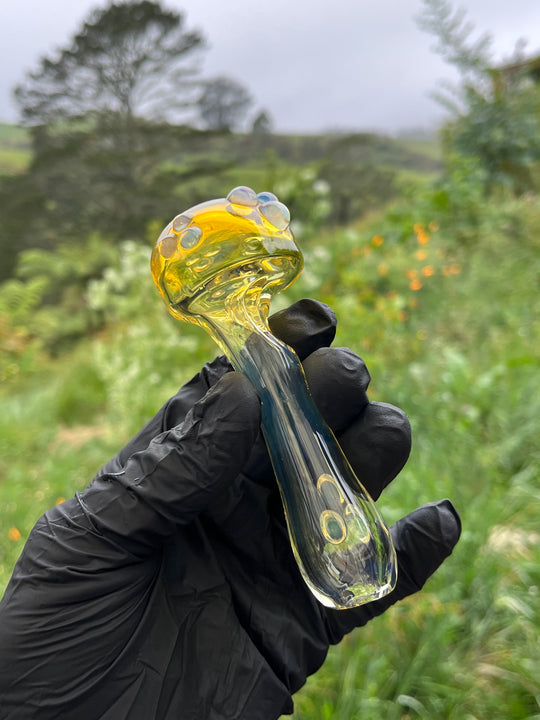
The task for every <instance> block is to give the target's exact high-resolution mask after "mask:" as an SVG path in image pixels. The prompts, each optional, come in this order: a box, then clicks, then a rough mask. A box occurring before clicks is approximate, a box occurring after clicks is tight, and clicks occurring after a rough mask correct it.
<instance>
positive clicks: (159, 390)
mask: <svg viewBox="0 0 540 720" xmlns="http://www.w3.org/2000/svg"><path fill="white" fill-rule="evenodd" d="M467 182H468V181H467ZM539 238H540V199H539V198H538V197H527V198H524V199H520V200H514V199H508V198H498V199H497V200H496V201H495V200H494V201H491V202H488V201H486V200H485V198H483V197H482V196H481V195H480V194H479V193H478V192H477V189H476V188H475V187H473V186H471V185H470V184H467V183H466V184H465V185H464V186H457V185H453V186H452V187H446V189H444V188H443V189H441V188H440V187H439V188H438V189H437V190H436V192H431V191H430V192H429V193H428V192H426V193H424V192H422V193H420V192H417V193H416V194H415V195H414V196H413V197H410V198H408V199H406V200H405V201H400V202H399V203H397V204H395V205H394V206H392V207H391V208H389V209H388V211H387V212H386V213H385V214H382V215H379V216H377V217H371V218H370V219H369V221H368V220H364V221H363V223H361V224H357V225H354V226H350V227H347V228H342V229H339V230H335V231H329V230H327V231H325V232H323V233H318V234H311V235H309V234H306V235H305V236H304V237H303V238H302V246H303V249H304V251H305V256H306V269H305V271H304V273H303V275H302V277H301V279H300V280H299V281H298V283H297V284H295V285H294V286H293V287H292V288H291V289H290V290H289V291H288V292H287V295H286V297H281V296H280V297H279V298H278V299H277V303H276V305H275V307H276V308H278V307H280V306H282V305H284V304H285V303H288V302H291V301H293V300H295V299H296V298H298V297H302V296H312V297H318V298H320V299H322V300H324V301H326V302H328V303H329V304H331V305H332V307H333V308H334V309H335V311H336V313H337V316H338V320H339V328H338V338H337V340H336V342H337V344H341V345H348V346H350V347H351V348H353V349H354V350H355V351H357V352H358V353H359V354H361V355H363V356H364V357H365V359H366V362H367V364H368V367H369V368H370V371H371V374H372V377H373V382H372V387H371V398H372V399H377V400H384V401H388V402H391V403H394V404H397V405H399V406H401V407H402V408H403V409H404V410H405V411H406V412H407V413H408V415H409V417H410V420H411V425H412V428H413V452H412V455H411V458H410V461H409V463H408V465H407V466H406V468H405V470H404V471H403V472H402V474H401V475H400V477H399V478H398V479H397V480H396V482H395V483H394V486H393V487H391V488H389V489H388V491H387V492H386V493H385V495H384V497H383V498H382V499H381V502H380V506H381V509H382V511H383V514H384V515H385V517H386V519H387V520H388V521H389V522H393V521H395V520H396V519H397V518H398V517H400V516H401V515H403V514H404V513H407V512H409V511H411V510H412V509H413V508H414V507H416V506H417V505H420V504H422V503H424V502H429V501H431V500H434V499H438V498H442V497H449V498H451V499H452V500H453V501H454V503H455V504H456V506H457V508H458V510H459V511H460V513H461V515H462V520H463V535H462V539H461V541H460V543H459V545H458V548H457V549H456V551H455V553H454V555H453V556H452V557H451V558H450V559H449V560H448V561H447V563H445V566H444V567H443V568H442V569H441V570H440V572H438V573H437V575H436V576H435V577H434V578H433V579H432V580H430V581H429V582H428V584H427V586H426V588H425V589H424V591H423V592H422V593H420V594H418V595H416V596H415V597H413V598H411V599H409V600H407V601H405V602H403V603H401V604H400V605H399V606H398V607H396V608H394V609H393V610H392V611H390V612H389V613H388V614H387V615H386V616H383V617H381V618H378V619H376V620H375V621H373V622H372V623H371V624H370V625H369V626H368V627H366V628H364V629H362V630H359V631H356V632H354V633H353V634H352V635H351V636H349V637H348V638H347V639H346V640H345V641H344V642H343V643H342V644H341V645H340V646H339V647H336V648H333V649H332V650H331V652H330V654H329V657H328V659H327V662H326V663H325V665H324V667H323V668H322V670H321V671H320V672H319V673H317V674H316V675H315V676H314V677H313V678H311V679H310V680H309V681H308V683H307V685H306V687H305V688H304V689H303V690H302V691H301V692H300V693H298V695H297V697H296V712H295V715H294V718H295V720H330V719H332V720H381V718H384V720H405V719H407V720H409V719H410V720H412V718H417V717H418V718H429V720H464V719H465V718H466V719H467V720H525V719H529V720H533V719H534V718H539V717H540V704H539V703H540V680H539V678H540V646H539V644H538V635H539V631H540V602H539V587H540V542H539V540H540V534H539V529H538V527H539V524H538V521H539V518H540V483H539V476H540V452H539V449H538V437H539V434H540V433H539V430H540V427H539V424H540V423H539V418H540V396H539V395H538V389H537V386H538V371H539V364H540V359H539V354H538V348H539V347H540V325H539V323H538V317H539V312H540V292H539V290H540V288H539V278H540V241H539ZM120 279H122V281H120ZM87 292H88V293H89V295H90V297H91V299H92V307H93V308H95V309H96V311H97V309H99V308H100V307H101V308H105V309H106V311H107V317H108V324H107V325H106V326H105V328H104V329H102V330H101V331H100V333H99V334H98V335H96V336H94V337H87V338H85V339H84V340H83V341H81V342H80V343H79V344H78V345H77V346H76V347H75V348H74V349H72V350H71V351H70V352H69V353H68V354H64V355H62V356H60V357H58V358H56V359H52V358H51V357H50V356H48V355H47V354H45V353H44V351H43V349H42V348H40V346H39V344H35V343H33V342H32V340H31V338H29V337H28V336H27V335H25V331H24V328H23V327H19V328H18V329H17V328H15V329H13V328H12V327H10V328H7V326H6V327H4V328H3V327H2V326H0V339H1V343H2V344H1V347H2V350H3V353H4V364H3V366H2V367H3V374H4V375H3V376H4V385H3V388H2V390H1V391H0V392H1V395H0V397H1V402H2V408H3V412H2V415H1V417H0V424H1V432H0V437H1V440H0V586H3V585H5V583H6V582H7V580H8V578H9V575H10V573H11V569H12V567H13V564H14V562H15V560H16V558H17V556H18V554H19V552H20V550H21V548H22V545H23V543H24V539H25V537H26V535H27V534H28V532H29V530H30V528H31V527H32V525H33V523H34V522H35V520H36V519H37V517H38V516H39V515H40V514H41V513H42V512H43V511H44V510H45V509H46V508H48V507H50V506H51V505H52V504H54V503H56V502H62V500H63V498H65V497H69V496H71V495H72V494H73V492H74V491H76V490H78V489H81V488H83V487H84V486H85V485H86V484H87V482H88V481H89V480H90V478H91V477H92V475H93V473H94V472H95V471H96V470H97V469H98V468H99V467H100V465H101V464H102V463H104V462H105V461H106V460H107V459H108V458H109V457H110V456H111V454H112V453H114V452H115V451H116V450H117V449H118V448H119V447H120V446H121V445H122V444H123V443H124V442H125V440H127V438H128V437H129V436H130V434H131V433H133V432H135V431H136V430H137V429H138V427H140V425H141V424H142V423H143V422H144V421H145V419H146V418H148V416H149V415H150V414H151V413H152V412H154V411H155V410H157V408H158V407H159V406H160V404H161V403H162V402H163V401H164V400H165V399H166V398H167V397H168V395H169V394H170V393H172V392H174V390H175V388H176V387H177V386H178V385H179V384H180V383H181V382H184V381H185V380H187V379H188V378H189V377H190V376H191V375H192V374H193V373H194V372H195V370H196V368H197V367H198V366H199V365H200V364H201V363H202V362H203V361H204V359H207V358H209V357H211V356H212V355H213V354H214V353H215V349H214V348H213V346H212V345H211V343H210V341H209V340H207V338H206V336H203V334H202V332H198V331H197V329H196V328H188V327H187V326H185V327H182V326H180V325H178V324H177V323H175V322H174V321H172V320H171V319H169V318H168V317H167V316H166V315H165V314H164V312H163V309H162V307H161V301H160V300H159V298H158V297H157V294H156V291H155V289H154V287H153V284H152V280H151V278H150V273H149V270H148V250H147V248H144V247H138V246H136V245H135V244H133V243H131V244H127V245H126V246H124V248H123V252H122V254H121V260H120V261H118V263H117V264H116V265H115V266H114V267H111V268H109V270H108V271H107V273H105V274H104V276H103V278H101V280H97V281H96V280H94V281H92V284H91V286H89V287H88V288H87Z"/></svg>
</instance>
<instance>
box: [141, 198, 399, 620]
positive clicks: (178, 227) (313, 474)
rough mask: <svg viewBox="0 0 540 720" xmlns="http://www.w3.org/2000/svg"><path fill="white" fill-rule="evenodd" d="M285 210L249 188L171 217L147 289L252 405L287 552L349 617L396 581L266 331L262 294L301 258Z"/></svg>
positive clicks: (293, 369)
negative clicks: (192, 331) (211, 353)
mask: <svg viewBox="0 0 540 720" xmlns="http://www.w3.org/2000/svg"><path fill="white" fill-rule="evenodd" d="M289 221H290V216H289V211H288V210H287V208H286V207H285V205H283V204H282V203H280V202H279V201H278V200H277V198H276V196H275V195H273V194H272V193H259V194H258V195H257V194H256V193H255V192H254V191H253V190H251V189H250V188H247V187H238V188H234V190H231V192H230V193H229V195H228V196H227V198H220V199H218V200H211V201H209V202H205V203H201V204H200V205H196V206H195V207H193V208H191V209H189V210H187V211H186V212H183V213H182V214H180V215H178V216H176V217H175V218H174V219H173V220H172V221H171V222H170V223H169V224H168V225H167V226H166V227H165V229H164V230H163V232H162V233H161V235H160V237H159V238H158V241H157V243H156V246H155V248H154V251H153V253H152V274H153V277H154V281H155V283H156V285H157V287H158V289H159V291H160V293H161V295H162V297H163V300H164V301H165V303H166V305H167V307H168V309H169V311H170V312H171V314H172V315H174V316H175V317H176V318H178V319H180V320H184V321H188V322H192V323H195V324H197V325H200V326H201V327H204V328H205V329H206V330H207V331H208V332H209V333H210V335H211V336H212V337H213V338H214V340H215V341H216V342H217V344H218V345H219V347H220V348H221V349H222V350H223V352H225V353H226V354H227V356H228V357H229V360H230V361H231V363H232V365H233V367H234V368H235V369H236V370H238V371H240V372H243V373H244V374H245V375H246V376H247V377H248V378H249V379H250V381H251V383H252V384H253V386H254V388H255V390H256V391H257V393H258V395H259V398H260V400H261V409H262V430H263V435H264V438H265V441H266V444H267V447H268V452H269V454H270V458H271V460H272V465H273V468H274V472H275V474H276V479H277V483H278V486H279V490H280V494H281V498H282V501H283V507H284V510H285V517H286V520H287V528H288V531H289V537H290V541H291V546H292V550H293V553H294V556H295V558H296V561H297V563H298V566H299V568H300V572H301V574H302V577H303V578H304V580H305V582H306V584H307V585H308V587H309V588H310V590H311V591H312V592H313V594H314V595H315V597H316V598H317V599H318V600H319V601H320V602H322V603H323V604H324V605H326V606H328V607H333V608H350V607H354V606H356V605H361V604H363V603H365V602H369V601H371V600H375V599H378V598H380V597H382V596H384V595H386V594H387V593H389V592H390V591H391V590H392V589H393V587H394V585H395V582H396V573H397V570H396V557H395V551H394V547H393V545H392V541H391V538H390V533H389V532H388V529H387V527H386V525H385V524H384V521H383V520H382V518H381V517H380V515H379V513H378V511H377V509H376V507H375V505H374V503H373V501H372V499H371V498H370V497H369V495H368V493H367V491H366V490H365V489H364V487H363V486H362V484H361V482H360V480H359V479H358V478H357V477H356V475H355V474H354V472H353V470H352V468H351V467H350V465H349V463H348V461H347V459H346V458H345V456H344V454H343V452H342V451H341V448H340V447H339V445H338V443H337V441H336V439H335V437H334V435H333V433H332V432H331V430H330V429H329V428H328V426H327V425H326V424H325V422H324V420H323V419H322V417H321V415H320V414H319V412H318V410H317V408H316V406H315V403H314V402H313V399H312V398H311V395H310V393H309V389H308V387H307V383H306V379H305V376H304V372H303V370H302V365H301V363H300V361H299V360H298V357H297V356H296V354H295V353H294V351H293V350H292V349H291V348H290V347H289V346H288V345H285V344H284V343H283V342H281V341H280V340H278V339H277V338H276V337H275V336H274V335H272V334H271V332H270V330H269V327H268V323H267V318H268V313H269V308H270V300H271V297H272V296H273V295H274V294H275V293H278V292H280V291H281V290H283V289H284V288H286V287H287V286H288V285H290V284H291V283H292V282H294V280H295V279H296V278H297V277H298V275H299V274H300V272H301V270H302V266H303V259H302V255H301V253H300V251H299V249H298V247H297V245H296V242H295V240H294V237H293V235H292V233H291V230H290V227H289Z"/></svg>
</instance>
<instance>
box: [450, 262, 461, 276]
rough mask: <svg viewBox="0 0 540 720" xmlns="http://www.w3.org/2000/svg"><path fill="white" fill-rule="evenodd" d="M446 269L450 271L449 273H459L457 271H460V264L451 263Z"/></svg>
mask: <svg viewBox="0 0 540 720" xmlns="http://www.w3.org/2000/svg"><path fill="white" fill-rule="evenodd" d="M448 269H449V271H450V275H459V273H460V272H461V265H458V263H453V264H452V265H450V267H449V268H448Z"/></svg>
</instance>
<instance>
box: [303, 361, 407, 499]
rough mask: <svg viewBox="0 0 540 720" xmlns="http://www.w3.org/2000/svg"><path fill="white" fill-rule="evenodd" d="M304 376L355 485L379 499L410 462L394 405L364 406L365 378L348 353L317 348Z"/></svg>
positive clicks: (401, 414) (366, 374)
mask: <svg viewBox="0 0 540 720" xmlns="http://www.w3.org/2000/svg"><path fill="white" fill-rule="evenodd" d="M304 371H305V373H306V378H307V381H308V384H309V388H310V392H311V395H312V396H313V399H314V400H315V403H316V405H317V407H318V408H319V410H320V411H321V414H322V416H323V418H324V419H325V420H326V422H327V423H328V425H329V426H330V427H331V428H332V430H333V431H334V433H335V434H336V436H337V438H338V441H339V443H340V445H341V447H342V449H343V452H344V453H345V455H346V456H347V459H348V460H349V462H350V464H351V466H352V468H353V470H354V471H355V473H356V475H357V477H358V479H359V481H360V482H361V484H362V485H363V486H364V487H365V488H366V490H367V491H368V492H369V493H370V495H371V496H372V497H373V498H374V499H376V498H378V497H379V495H380V494H381V492H382V490H383V489H384V488H385V487H386V486H387V485H388V483H389V482H391V480H393V479H394V478H395V477H396V476H397V475H398V473H399V472H400V471H401V469H402V468H403V466H404V465H405V462H406V461H407V458H408V457H409V453H410V450H411V428H410V425H409V421H408V419H407V416H406V415H405V413H404V412H403V411H402V410H400V409H399V408H396V407H394V406H393V405H388V404H386V403H375V402H374V403H369V401H368V397H367V394H366V390H367V387H368V385H369V382H370V376H369V372H368V370H367V368H366V366H365V364H364V361H363V360H362V359H361V358H360V357H358V355H356V354H355V353H353V352H352V351H351V350H349V349H348V348H320V349H319V350H317V351H315V352H314V353H312V354H311V355H310V356H309V357H308V358H306V360H304Z"/></svg>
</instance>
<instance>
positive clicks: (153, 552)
mask: <svg viewBox="0 0 540 720" xmlns="http://www.w3.org/2000/svg"><path fill="white" fill-rule="evenodd" d="M271 327H272V330H273V332H274V333H275V334H276V335H278V336H279V337H281V339H283V340H284V341H285V342H287V343H289V344H290V345H291V346H293V347H294V348H295V349H296V351H297V353H298V354H299V356H300V358H301V360H303V363H304V368H305V371H306V376H307V379H308V383H309V385H310V388H311V391H312V394H313V396H314V399H315V401H316V403H317V405H318V406H319V408H320V409H321V411H322V413H323V416H324V417H325V419H326V421H327V422H328V424H329V425H330V426H331V427H332V428H333V430H334V432H335V434H336V436H337V437H338V440H339V441H340V444H341V446H342V448H343V450H344V451H345V454H346V455H347V457H348V459H349V461H350V463H351V465H352V466H353V468H354V470H355V472H356V474H357V476H358V477H359V478H360V479H361V481H362V482H363V484H364V485H365V486H366V488H367V489H368V491H369V492H370V493H371V495H372V497H373V498H377V497H378V496H379V495H380V493H381V492H382V490H383V489H384V487H385V486H386V485H387V484H388V483H389V482H390V481H391V480H392V479H393V478H394V477H395V476H396V475H397V473H398V472H399V471H400V470H401V468H402V466H403V464H404V463H405V461H406V459H407V456H408V453H409V449H410V431H409V424H408V421H407V419H406V417H405V416H404V414H403V413H402V412H401V411H400V410H398V409H396V408H394V407H392V406H389V405H386V404H381V403H369V402H368V400H367V396H366V388H367V385H368V383H369V374H368V372H367V370H366V368H365V366H364V364H363V362H362V361H361V360H360V359H359V358H358V357H357V356H356V355H354V354H353V353H352V352H351V351H349V350H346V349H343V348H337V349H330V348H329V347H328V346H329V344H330V343H331V341H332V340H333V337H334V333H335V318H334V316H333V313H331V311H330V310H329V309H328V308H327V307H326V306H324V305H322V304H320V303H316V302H315V301H303V302H301V303H298V304H296V305H295V306H293V307H292V308H290V309H289V310H288V311H285V312H283V313H279V314H278V315H276V316H274V317H273V318H272V320H271ZM259 422H260V406H259V401H258V398H257V397H256V395H255V393H254V391H253V389H252V387H251V385H250V384H249V382H248V381H247V380H246V378H244V377H243V376H242V375H240V374H238V373H234V372H231V371H230V366H229V365H228V363H227V361H226V359H225V358H218V359H217V360H215V361H214V362H213V363H210V364H209V365H207V366H205V367H204V368H203V370H202V371H201V373H200V374H199V375H197V376H196V377H195V378H194V379H193V380H192V381H191V382H189V383H188V384H187V385H186V386H184V387H183V388H182V389H181V390H180V391H179V393H178V394H177V395H176V396H175V397H174V398H172V399H171V400H170V401H169V402H168V403H167V404H166V405H165V406H164V407H163V408H162V409H161V410H160V412H159V413H158V414H157V415H156V416H155V417H154V418H153V419H152V420H151V421H150V423H149V424H148V425H147V426H146V427H145V428H144V429H143V430H142V431H141V432H140V433H139V434H138V435H137V436H136V437H135V438H134V439H133V440H132V441H131V442H130V443H129V444H128V445H127V446H126V447H125V448H124V449H123V450H122V451H121V452H120V453H119V454H118V456H117V457H116V458H114V459H113V460H112V461H111V462H110V463H108V464H107V465H106V466H105V467H104V468H103V469H102V471H101V472H100V473H99V474H98V475H97V476H96V478H95V479H94V480H93V482H92V483H91V484H90V486H89V487H88V488H87V490H85V491H84V492H83V493H81V494H79V495H78V496H76V497H75V498H73V499H72V500H69V501H67V502H66V503H64V504H63V505H60V506H57V507H56V508H53V509H52V510H50V511H48V512H47V513H46V514H45V515H44V516H43V518H41V520H40V521H39V522H38V524H37V525H36V527H35V528H34V530H33V532H32V534H31V536H30V538H29V541H28V543H27V545H26V547H25V550H24V552H23V555H22V556H21V559H20V560H19V562H18V564H17V566H16V568H15V571H14V575H13V578H12V581H11V583H10V585H9V586H8V589H7V591H6V594H5V597H4V600H3V601H2V604H1V605H0V708H2V709H1V710H0V719H1V720H8V719H9V720H12V719H14V718H17V720H26V719H27V718H34V717H36V718H40V720H47V719H48V718H62V719H63V720H69V719H70V718H76V719H77V720H97V719H98V718H99V719H100V720H113V718H114V720H122V718H125V719H126V720H127V719H128V718H129V720H133V719H135V720H138V719H140V720H151V719H156V720H158V719H159V720H172V719H173V718H174V719H175V720H177V719H178V718H182V720H184V719H185V720H188V719H189V720H191V719H193V720H195V719H196V720H218V719H219V720H233V719H234V720H275V719H276V718H278V717H279V716H280V715H281V714H282V713H288V712H291V711H292V701H291V694H292V693H294V692H295V691H296V690H298V688H300V687H301V686H302V684H303V683H304V682H305V679H306V677H307V676H308V675H309V674H311V673H313V672H315V671H316V670H317V668H318V667H320V665H321V663H322V662H323V660H324V658H325V655H326V653H327V650H328V646H329V644H332V643H337V642H339V640H340V639H341V638H342V637H343V635H344V634H346V633H348V632H350V631H351V630H352V629H353V628H355V627H357V626H361V625H364V624H365V623H366V622H367V621H368V620H369V619H371V618H372V617H374V616H375V615H378V614H380V613H382V612H383V611H385V610H386V609H387V608H388V607H389V606H390V605H392V604H393V603H394V602H396V601H398V600H400V599H401V598H403V597H405V596H407V595H409V594H411V593H413V592H416V591H417V590H419V589H420V588H421V587H422V586H423V584H424V583H425V581H426V580H427V578H428V577H429V576H430V575H431V574H432V573H433V572H434V571H435V570H436V569H437V567H438V566H439V565H440V564H441V562H442V561H443V560H444V559H445V558H446V557H447V556H448V555H449V554H450V553H451V552H452V549H453V547H454V545H455V543H456V542H457V540H458V537H459V533H460V522H459V518H458V516H457V513H456V511H455V510H454V509H453V507H452V505H451V503H450V502H449V501H447V500H444V501H441V502H438V503H433V504H430V505H426V506H423V507H421V508H419V509H418V510H416V511H414V512H413V513H411V514H410V515H408V516H407V517H405V518H404V519H402V520H401V521H399V522H398V523H397V524H396V525H395V526H394V527H393V528H392V530H391V532H392V536H393V540H394V543H395V546H396V550H397V556H398V566H399V567H398V573H399V576H398V584H397V586H396V589H395V590H394V591H393V592H392V593H391V594H390V595H389V596H387V597H385V598H383V599H381V600H379V601H376V602H373V603H370V604H368V605H364V606H362V607H360V608H356V609H354V610H347V611H336V610H329V609H327V608H325V607H323V606H322V605H321V604H320V603H318V602H317V600H316V599H315V598H314V597H313V595H312V594H311V593H310V591H309V590H308V588H307V587H306V585H305V584H304V581H303V580H302V577H301V575H300V573H299V570H298V568H297V566H296V563H295V561H294V558H293V555H292V551H291V548H290V544H289V540H288V536H287V531H286V526H285V519H284V515H283V509H282V506H281V501H280V498H279V493H278V490H277V486H276V483H275V479H274V477H273V473H272V470H271V466H270V463H269V460H268V456H267V453H266V450H265V446H264V443H263V440H262V438H261V436H260V432H259ZM375 651H376V649H375V648H374V652H375ZM21 708H22V710H21Z"/></svg>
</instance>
